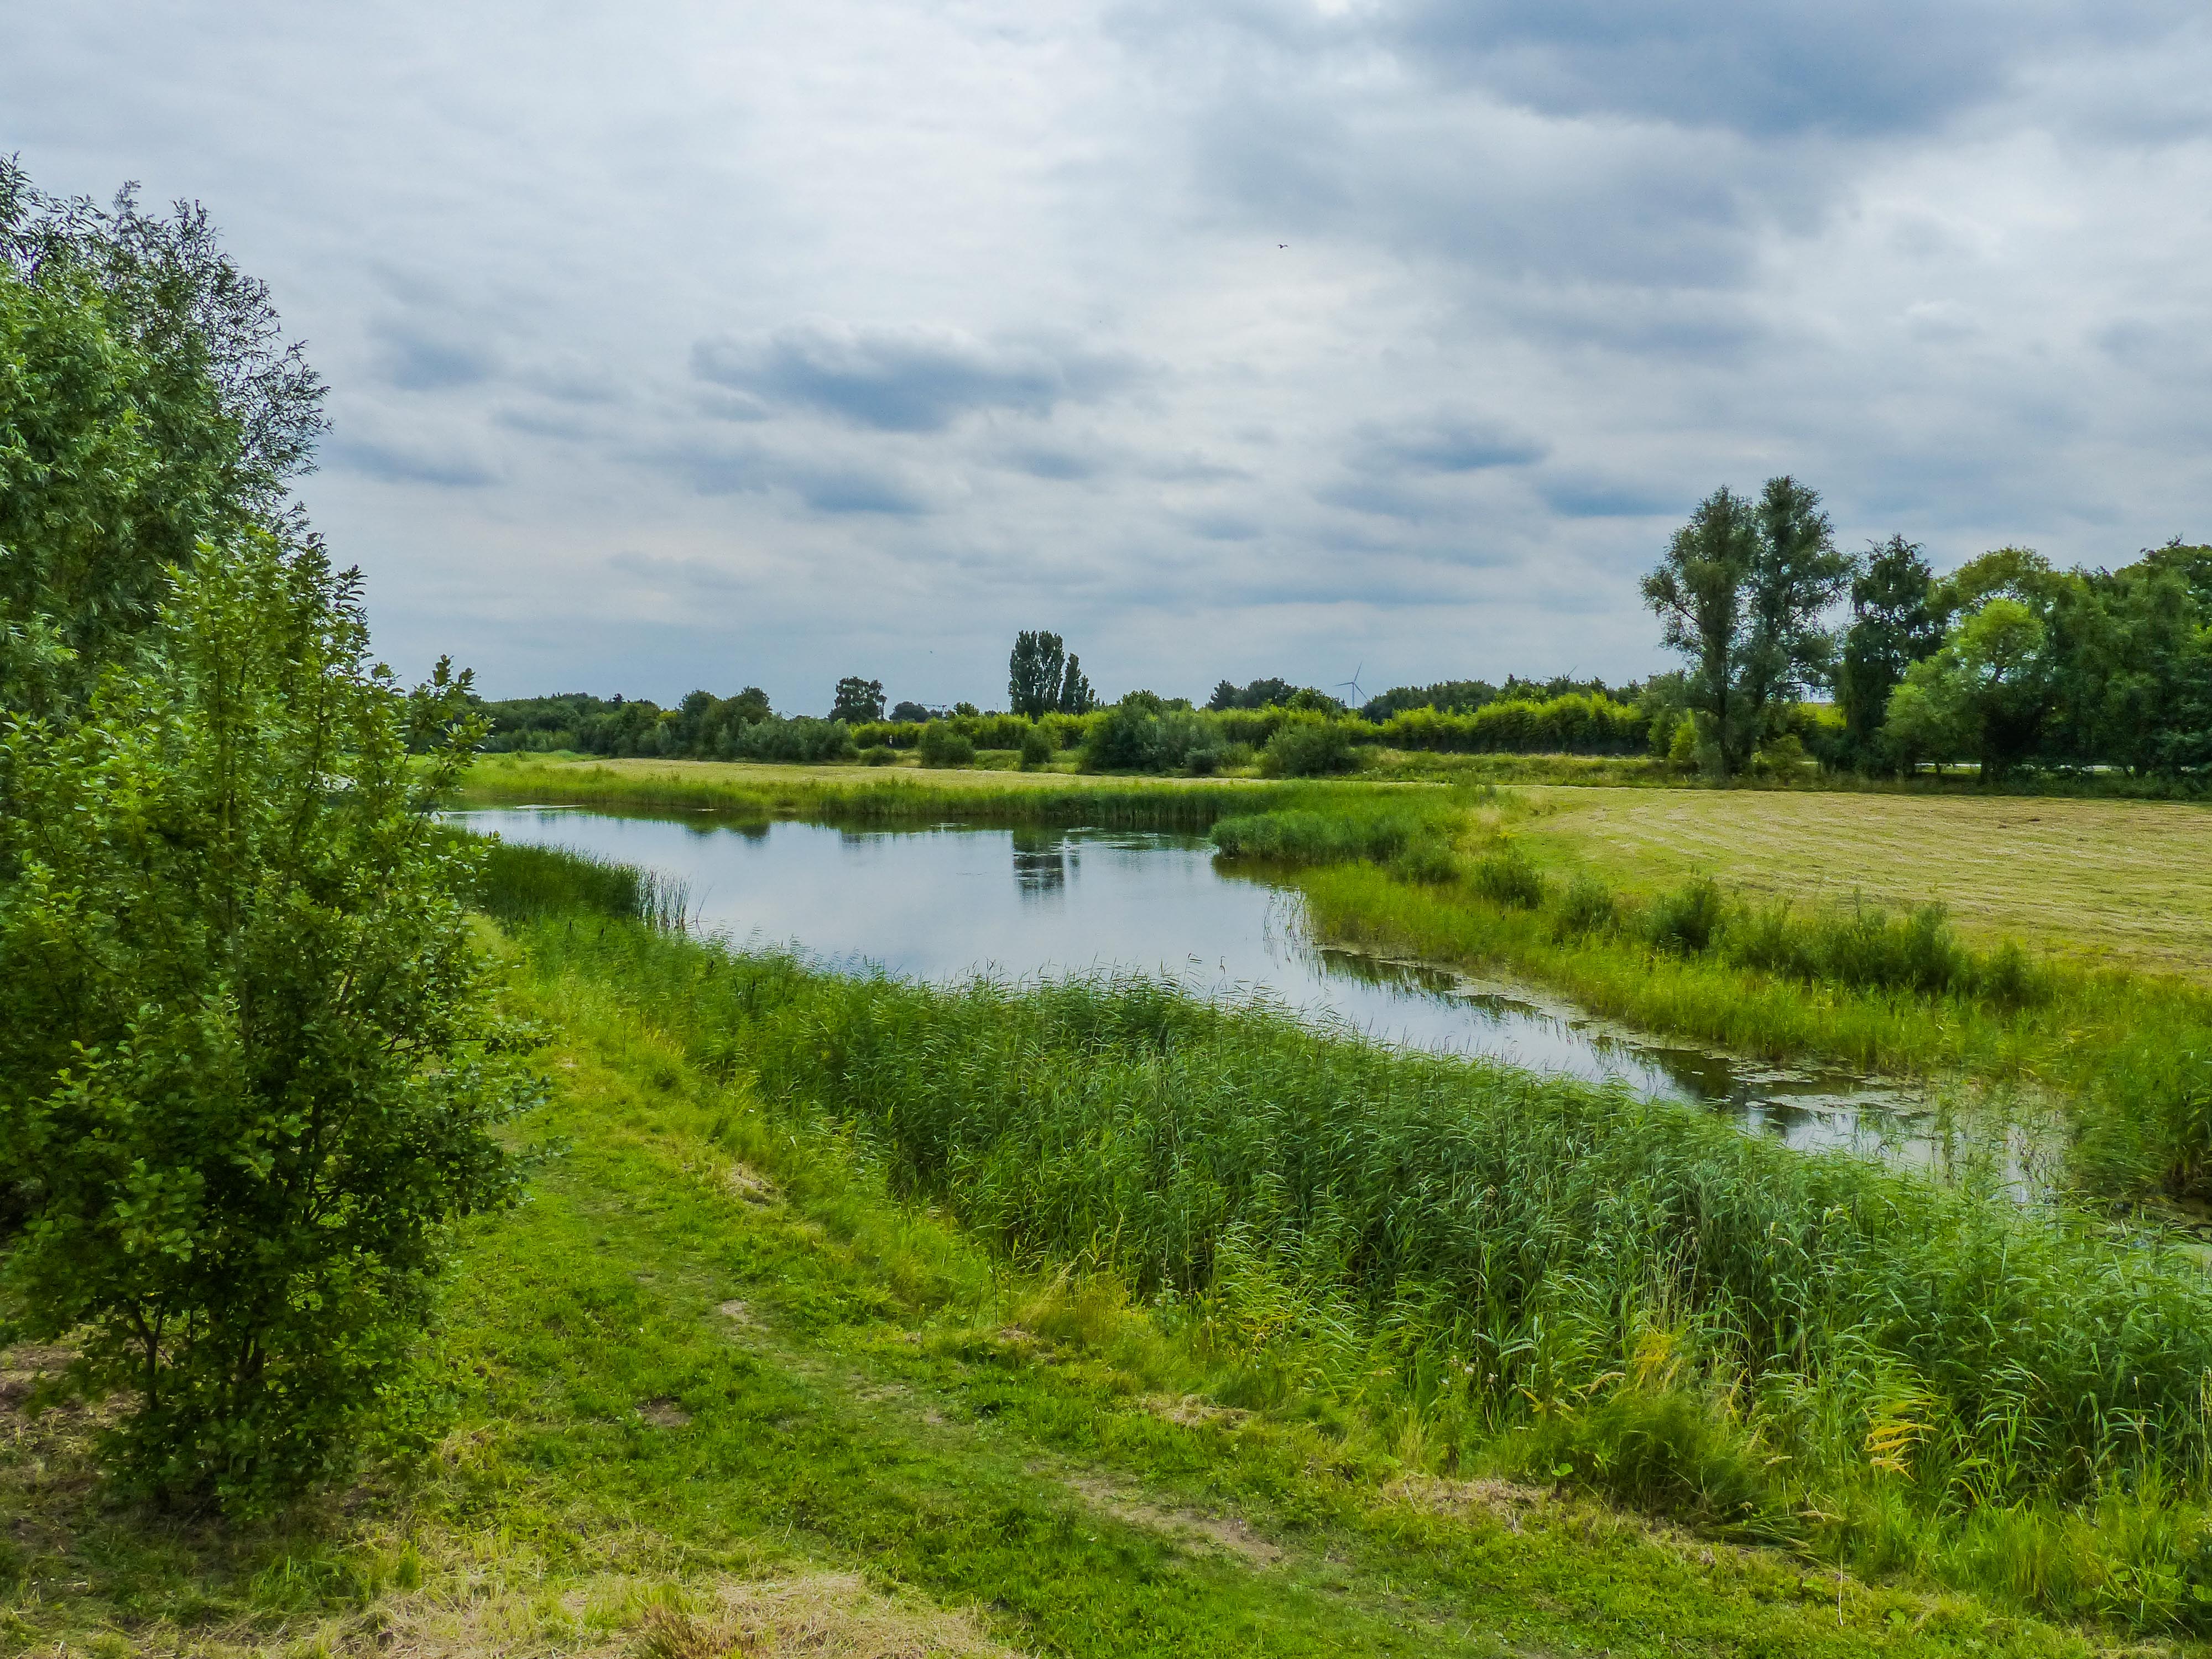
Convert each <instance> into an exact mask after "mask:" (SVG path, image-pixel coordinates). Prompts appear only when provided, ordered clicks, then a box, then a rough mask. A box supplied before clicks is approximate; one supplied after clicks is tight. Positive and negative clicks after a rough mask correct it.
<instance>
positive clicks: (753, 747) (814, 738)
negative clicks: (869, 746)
mask: <svg viewBox="0 0 2212 1659" xmlns="http://www.w3.org/2000/svg"><path fill="white" fill-rule="evenodd" d="M736 749H737V753H738V758H739V759H743V760H753V761H783V762H786V763H799V764H802V765H817V764H819V763H823V762H824V761H837V760H849V759H850V758H851V757H853V755H854V746H853V733H852V730H851V728H850V727H848V726H847V725H846V724H845V722H844V721H842V720H814V719H811V718H810V717H809V716H807V715H805V714H801V715H799V716H798V717H797V718H796V719H794V720H784V719H782V718H781V717H780V716H777V715H773V714H771V715H770V716H769V718H768V719H766V720H755V721H754V722H753V723H752V724H751V725H750V726H744V727H742V728H741V729H740V730H739V731H738V738H737V743H736Z"/></svg>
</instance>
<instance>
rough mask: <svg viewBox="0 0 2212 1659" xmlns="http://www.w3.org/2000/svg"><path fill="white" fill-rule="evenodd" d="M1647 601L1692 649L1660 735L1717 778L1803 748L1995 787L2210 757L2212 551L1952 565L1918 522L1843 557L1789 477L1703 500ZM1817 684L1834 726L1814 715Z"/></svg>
mask: <svg viewBox="0 0 2212 1659" xmlns="http://www.w3.org/2000/svg"><path fill="white" fill-rule="evenodd" d="M1846 598H1848V601H1849V605H1850V615H1849V620H1848V621H1847V622H1844V623H1841V624H1840V625H1838V626H1832V625H1829V623H1828V622H1827V617H1828V616H1829V614H1830V613H1831V612H1832V611H1833V609H1834V608H1835V607H1836V606H1837V605H1838V604H1839V603H1841V602H1843V601H1844V599H1846ZM1644 599H1645V601H1646V603H1647V604H1649V605H1650V607H1651V609H1652V610H1653V611H1655V612H1656V613H1657V615H1658V617H1660V620H1661V622H1662V625H1663V629H1664V638H1665V641H1666V642H1667V644H1668V645H1669V646H1670V647H1674V649H1676V650H1677V651H1679V652H1680V653H1682V654H1683V656H1684V657H1685V658H1686V661H1687V665H1686V668H1685V670H1684V671H1683V672H1682V673H1681V674H1680V675H1679V676H1673V677H1668V678H1667V680H1666V681H1665V682H1664V683H1663V684H1661V683H1655V687H1656V690H1657V691H1658V693H1659V696H1658V698H1657V700H1656V701H1657V702H1658V703H1659V705H1660V707H1659V709H1658V713H1657V714H1656V717H1655V721H1654V726H1653V740H1654V744H1655V747H1658V748H1660V749H1662V751H1664V752H1666V753H1667V754H1668V755H1669V756H1670V757H1672V758H1673V759H1674V760H1675V761H1676V762H1678V763H1682V764H1685V765H1695V766H1697V767H1699V769H1703V770H1704V771H1705V772H1707V773H1709V774H1711V775H1715V776H1717V777H1721V778H1727V777H1730V776H1733V775H1736V774H1738V773H1741V772H1742V771H1744V770H1745V769H1747V768H1748V767H1750V766H1752V765H1753V763H1754V761H1756V760H1758V759H1759V758H1761V757H1770V758H1785V759H1794V758H1796V755H1797V752H1798V751H1799V750H1806V749H1809V750H1811V752H1812V753H1813V755H1814V757H1815V758H1816V759H1818V760H1820V762H1821V763H1823V764H1824V765H1826V766H1829V767H1834V768H1850V769H1857V770H1860V771H1863V772H1869V773H1876V774H1885V773H1894V772H1899V771H1904V770H1909V769H1917V767H1919V766H1921V765H1923V764H1929V763H1933V764H1935V765H1936V766H1938V767H1941V766H1943V765H1946V764H1949V763H1960V762H1963V763H1970V764H1972V765H1974V766H1976V767H1977V768H1978V771H1979V775H1980V776H1981V777H1982V778H1984V780H1986V781H1990V782H2002V781H2004V780H2005V779H2006V778H2008V776H2010V775H2014V774H2015V773H2016V772H2019V771H2021V770H2023V769H2039V770H2045V771H2087V770H2093V769H2111V770H2116V771H2119V772H2124V773H2126V774H2128V775H2131V776H2136V777H2146V776H2160V777H2164V778H2166V779H2168V780H2172V781H2179V780H2180V779H2181V778H2183V777H2184V776H2185V775H2194V774H2197V773H2201V772H2202V771H2203V770H2204V769H2206V768H2207V767H2212V548H2206V547H2203V546H2190V545H2186V544H2183V543H2182V542H2181V541H2180V539H2179V538H2176V539H2175V540H2174V541H2173V542H2172V543H2170V544H2167V545H2166V546H2165V547H2162V548H2158V549H2155V550H2150V551H2148V552H2145V553H2144V554H2142V556H2141V557H2139V558H2138V559H2137V560H2136V562H2133V563H2131V564H2128V565H2124V566H2123V567H2121V568H2119V569H2118V570H2109V571H2108V570H2101V569H2086V568H2076V569H2073V570H2057V569H2054V568H2052V567H2051V563H2050V562H2049V561H2048V560H2046V559H2045V558H2043V557H2042V556H2039V555H2038V554H2036V553H2034V552H2032V551H2029V550H2026V549H2021V548H2001V549H1999V550H1996V551H1995V552H1992V553H1988V554H1984V555H1983V556H1981V557H1979V558H1977V559H1974V560H1972V561H1970V562H1968V563H1966V565H1964V566H1962V567H1961V568H1959V569H1958V570H1956V571H1954V572H1953V573H1952V574H1950V575H1949V576H1948V577H1942V578H1938V577H1937V576H1936V574H1935V572H1934V570H1933V568H1931V567H1930V566H1929V562H1928V560H1927V558H1926V556H1925V554H1924V552H1923V549H1922V548H1921V547H1920V546H1919V545H1918V544H1916V543H1913V542H1910V541H1907V540H1906V539H1905V538H1904V537H1902V536H1893V537H1891V538H1889V539H1888V540H1887V542H1881V543H1875V544H1870V545H1869V548H1868V549H1867V550H1866V552H1865V553H1863V554H1862V555H1851V554H1846V553H1843V552H1840V551H1839V550H1838V549H1837V548H1836V546H1835V544H1834V538H1833V534H1832V529H1831V526H1830V523H1829V519H1828V515H1827V514H1826V513H1825V512H1823V511H1822V510H1821V509H1820V496H1819V495H1817V494H1816V493H1815V492H1814V491H1812V490H1810V489H1807V488H1805V487H1804V486H1803V485H1802V484H1800V483H1797V482H1796V480H1795V479H1792V478H1789V477H1778V478H1771V479H1769V480H1768V481H1767V483H1766V485H1765V489H1763V490H1762V491H1761V492H1760V494H1759V496H1758V497H1757V498H1756V499H1755V500H1754V499H1753V498H1751V497H1747V496H1742V495H1736V494H1735V492H1733V491H1732V490H1729V489H1725V488H1723V489H1718V490H1716V491H1715V492H1714V493H1713V494H1712V495H1709V496H1708V497H1706V498H1705V501H1703V502H1701V503H1699V507H1698V509H1697V511H1696V513H1693V514H1692V517H1691V519H1690V521H1689V522H1688V523H1687V524H1686V525H1685V526H1683V527H1682V528H1681V529H1680V530H1679V531H1677V532H1675V534H1674V538H1673V540H1672V542H1671V543H1670V544H1669V545H1668V550H1667V554H1666V556H1665V557H1664V558H1663V559H1662V561H1661V562H1660V563H1659V565H1658V566H1657V568H1655V569H1654V570H1653V571H1652V572H1651V573H1650V575H1648V576H1647V577H1645V578H1644ZM1816 689H1820V690H1826V689H1832V690H1833V692H1834V695H1835V704H1834V710H1835V715H1836V716H1837V717H1836V718H1832V719H1826V720H1808V718H1807V714H1806V710H1805V707H1804V701H1803V700H1804V698H1805V696H1806V694H1807V693H1808V691H1809V690H1816ZM1669 702H1671V703H1673V704H1674V709H1673V712H1672V714H1671V715H1670V714H1669V711H1668V708H1667V707H1666V705H1667V704H1668V703H1669Z"/></svg>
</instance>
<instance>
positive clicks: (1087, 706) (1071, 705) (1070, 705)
mask: <svg viewBox="0 0 2212 1659" xmlns="http://www.w3.org/2000/svg"><path fill="white" fill-rule="evenodd" d="M1053 703H1054V708H1057V709H1058V710H1059V711H1060V713H1061V714H1089V713H1090V712H1091V710H1092V709H1094V708H1097V707H1098V694H1097V692H1095V691H1093V690H1091V681H1090V680H1089V678H1086V677H1085V674H1084V672H1083V659H1082V658H1080V657H1078V656H1075V655H1073V654H1072V653H1071V654H1070V655H1069V657H1068V659H1067V666H1066V668H1065V669H1064V670H1062V671H1061V673H1060V691H1059V695H1058V696H1055V697H1054V699H1053Z"/></svg>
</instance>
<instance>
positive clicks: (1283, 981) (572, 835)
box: [453, 806, 1947, 1163]
mask: <svg viewBox="0 0 2212 1659" xmlns="http://www.w3.org/2000/svg"><path fill="white" fill-rule="evenodd" d="M453 818H454V821H456V822H457V823H462V824H465V825H466V826H467V827H468V828H470V829H476V830H480V831H484V832H496V833H497V834H499V835H500V836H503V837H504V838H506V839H507V840H508V841H510V842H532V843H536V844H540V845H545V846H555V847H566V848H574V849H576V850H578V851H580V852H586V853H591V854H597V855H598V856H599V857H602V858H607V859H613V860H619V861H621V862H623V863H626V864H635V865H639V866H645V867H647V868H650V869H653V870H657V871H659V872H662V873H663V874H665V875H668V876H671V877H674V878H677V879H678V880H679V881H681V882H682V883H683V884H684V887H685V889H686V892H687V896H688V900H689V903H690V910H691V913H692V915H693V916H694V917H695V919H696V924H697V925H700V926H702V927H705V928H706V929H708V930H710V931H714V932H719V933H725V934H726V935H728V936H729V937H731V938H732V939H736V940H738V941H740V942H748V943H755V944H763V945H794V946H796V947H798V948H799V950H801V951H804V952H805V953H806V954H807V955H808V956H810V957H812V958H814V959H815V960H817V961H818V962H821V963H824V964H825V965H828V966H830V967H833V968H843V969H853V968H858V967H860V966H863V965H866V964H870V963H872V964H876V965H878V966H881V967H883V968H884V969H889V970H890V972H892V973H894V974H900V975H908V976H910V977H913V978H916V979H927V980H952V979H958V978H963V977H965V976H968V975H973V974H978V973H981V974H989V975H997V976H999V977H1002V978H1006V979H1022V978H1030V977H1034V976H1036V975H1055V974H1065V973H1075V972H1085V971H1090V970H1094V969H1123V970H1131V969H1134V970H1139V971H1145V972H1154V973H1164V974H1168V975H1173V976H1174V977H1176V979H1178V980H1181V981H1182V982H1183V983H1184V984H1186V985H1187V986H1188V987H1190V988H1191V989H1193V990H1194V991H1196V992H1199V993H1200V994H1206V995H1212V996H1229V997H1253V996H1256V997H1261V998H1265V999H1267V1000H1272V1001H1274V1002H1277V1003H1279V1004H1281V1005H1282V1006H1285V1007H1287V1008H1289V1009H1291V1010H1292V1011H1293V1012H1297V1013H1298V1014H1299V1015H1301V1016H1302V1017H1304V1018H1309V1019H1313V1020H1316V1021H1322V1022H1330V1021H1334V1022H1337V1023H1340V1024H1345V1025H1348V1026H1350V1027H1352V1028H1354V1029H1356V1030H1359V1031H1362V1032H1364V1033H1365V1034H1366V1035H1368V1036H1370V1037H1372V1038H1374V1039H1376V1040H1377V1041H1381V1042H1395V1043H1402V1044H1407V1045H1412V1046H1416V1047H1419V1048H1430V1049H1438V1050H1443V1051H1448V1052H1460V1053H1466V1054H1480V1055H1486V1056H1489V1057H1492V1058H1495V1059H1498V1060H1507V1061H1510V1062H1511V1063H1513V1064H1515V1065H1518V1066H1529V1067H1533V1068H1534V1069H1537V1070H1540V1071H1546V1072H1553V1073H1564V1074H1565V1075H1567V1076H1571V1077H1576V1078H1581V1079H1587V1080H1590V1081H1605V1080H1612V1079H1618V1080H1619V1081H1620V1082H1622V1083H1625V1084H1626V1085H1627V1086H1628V1087H1630V1088H1631V1089H1632V1090H1634V1091H1637V1092H1638V1093H1639V1094H1643V1095H1647V1096H1651V1097H1659V1098H1664V1099H1672V1100H1681V1101H1690V1102H1696V1103H1703V1104H1705V1105H1708V1106H1711V1107H1713V1108H1715V1109H1720V1110H1723V1111H1726V1112H1729V1113H1730V1114H1732V1115H1734V1116H1735V1117H1736V1118H1737V1120H1738V1121H1740V1122H1741V1124H1742V1125H1743V1126H1744V1127H1746V1128H1747V1129H1749V1130H1753V1131H1755V1132H1758V1133H1766V1134H1771V1135H1774V1136H1777V1137H1778V1138H1780V1139H1784V1140H1785V1141H1787V1142H1789V1143H1790V1144H1791V1145H1793V1146H1802V1147H1836V1146H1842V1147H1850V1148H1852V1149H1854V1150H1857V1151H1861V1152H1878V1153H1881V1154H1882V1155H1884V1156H1888V1157H1893V1158H1904V1159H1905V1160H1907V1161H1910V1162H1913V1163H1929V1162H1937V1161H1942V1158H1944V1157H1945V1154H1946V1152H1947V1143H1946V1139H1945V1138H1944V1137H1942V1136H1941V1135H1939V1134H1938V1133H1936V1129H1935V1127H1934V1125H1933V1121H1932V1116H1931V1114H1930V1113H1929V1111H1928V1110H1927V1109H1926V1108H1925V1104H1924V1103H1923V1102H1922V1101H1920V1100H1919V1099H1917V1097H1913V1096H1911V1095H1910V1094H1907V1093H1905V1092H1902V1091H1899V1090H1896V1089H1893V1088H1887V1087H1882V1086H1878V1085H1875V1084H1873V1083H1871V1082H1869V1081H1868V1080H1866V1079H1859V1078H1855V1077H1851V1076H1849V1075H1847V1074H1842V1073H1832V1072H1808V1071H1795V1070H1782V1069H1775V1068H1769V1067H1763V1066H1754V1065H1752V1064H1750V1063H1748V1062H1746V1061H1742V1060H1735V1059H1732V1058H1729V1057H1727V1056H1724V1055H1721V1054H1711V1053H1708V1052H1705V1051H1702V1050H1699V1049H1693V1048H1682V1047H1680V1046H1675V1045H1672V1044H1670V1043H1668V1042H1667V1041H1666V1040H1664V1039H1662V1038H1656V1037H1652V1036H1648V1035H1639V1034H1637V1033H1635V1032H1632V1031H1629V1030H1624V1029H1622V1028H1620V1027H1617V1026H1613V1025H1611V1024H1607V1022H1605V1021H1602V1020H1599V1019H1595V1018H1590V1017H1589V1016H1588V1015H1586V1014H1584V1013H1583V1012H1580V1011H1578V1010H1576V1009H1574V1008H1572V1007H1571V1006H1565V1005H1561V1004H1559V1003H1557V1002H1554V1001H1552V1000H1548V999H1547V998H1546V997H1544V996H1543V995H1541V994H1537V993H1532V992H1530V991H1528V990H1527V989H1526V988H1525V987H1511V986H1504V985H1498V984H1488V983H1483V982H1479V981H1471V980H1468V979H1465V978H1462V977H1461V976H1459V975H1454V974H1452V973H1449V972H1447V971H1444V970H1442V969H1437V968H1434V967H1430V966H1425V965H1422V964H1419V963H1391V962H1382V961H1377V960H1376V959H1374V958H1372V957H1362V956H1358V955H1354V954H1352V953H1351V952H1348V951H1334V950H1329V949H1327V948H1322V947H1317V946H1316V945H1314V944H1313V943H1312V941H1311V939H1310V937H1309V936H1308V933H1307V932H1306V929H1305V927H1304V917H1303V915H1302V912H1301V908H1300V905H1299V902H1298V900H1297V896H1296V895H1295V894H1293V893H1289V892H1285V891H1283V890H1279V889H1276V888H1273V887H1270V886H1268V885H1267V884H1265V883H1263V882H1261V881H1257V880H1254V879H1249V878H1242V877H1239V876H1237V875H1235V874H1233V873H1231V872H1229V871H1228V870H1227V869H1226V868H1225V867H1224V866H1218V865H1217V864H1216V862H1215V860H1214V858H1213V855H1212V848H1211V847H1210V846H1209V844H1208V843H1206V842H1203V841H1200V840H1198V839H1195V838H1194V837H1190V836H1171V835H1160V834H1154V833H1149V832H1133V831H1127V830H1106V829H1066V830H1060V829H1052V830H1047V829H1015V830H1006V829H967V828H958V827H954V826H949V825H947V826H941V827H938V828H934V829H906V830H896V831H883V830H872V829H871V830H850V829H836V828H832V827H830V826H828V825H824V824H817V823H769V824H759V823H748V824H742V825H736V824H731V823H726V822H724V821H721V820H719V819H715V818H711V817H703V816H702V817H642V816H633V815H628V814H620V815H618V814H614V813H609V812H604V811H596V810H591V809H586V808H578V807H534V806H521V807H501V808H495V809H490V810H485V811H465V812H457V813H455V814H453Z"/></svg>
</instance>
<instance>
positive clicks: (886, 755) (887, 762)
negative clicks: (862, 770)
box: [860, 743, 898, 766]
mask: <svg viewBox="0 0 2212 1659" xmlns="http://www.w3.org/2000/svg"><path fill="white" fill-rule="evenodd" d="M897 763H898V750H896V749H894V748H892V747H891V746H890V744H887V743H875V744H869V745H868V746H867V747H866V749H863V750H860V764H861V765H863V766H894V765H896V764H897Z"/></svg>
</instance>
